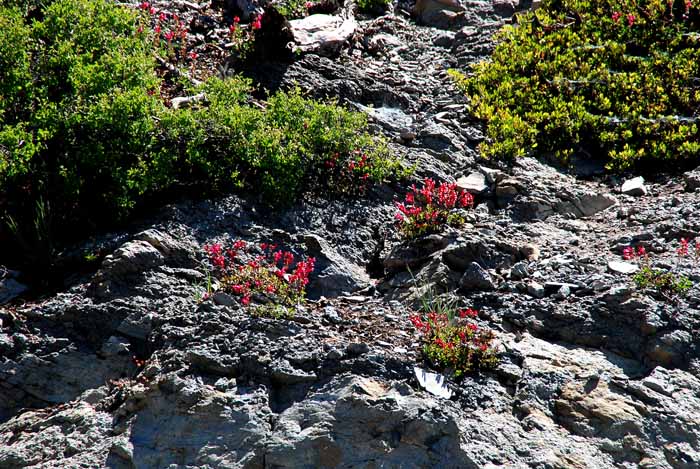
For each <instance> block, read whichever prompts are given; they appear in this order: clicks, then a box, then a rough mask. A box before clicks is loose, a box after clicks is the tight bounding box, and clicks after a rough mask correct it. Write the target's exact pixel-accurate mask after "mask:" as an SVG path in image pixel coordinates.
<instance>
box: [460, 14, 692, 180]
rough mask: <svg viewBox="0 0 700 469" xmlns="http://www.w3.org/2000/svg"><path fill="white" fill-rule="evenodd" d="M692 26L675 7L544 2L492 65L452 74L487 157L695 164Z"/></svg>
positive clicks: (506, 36) (508, 36)
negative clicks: (482, 131) (479, 127)
mask: <svg viewBox="0 0 700 469" xmlns="http://www.w3.org/2000/svg"><path fill="white" fill-rule="evenodd" d="M688 5H690V3H688ZM699 26H700V15H699V12H698V9H697V8H696V7H690V8H688V7H686V4H685V2H682V1H680V0H675V1H673V0H672V1H671V2H670V3H668V2H666V1H665V0H642V1H640V2H633V1H631V0H622V1H613V0H544V2H543V3H542V6H541V7H540V8H539V9H537V10H535V11H533V12H528V13H525V14H522V15H520V16H518V17H517V24H516V25H513V26H506V27H505V28H504V29H503V31H502V32H501V33H500V35H499V36H498V45H497V47H496V49H495V51H494V54H493V57H492V58H491V59H490V60H488V61H484V62H482V63H479V64H477V65H476V66H475V67H474V70H473V73H471V74H469V76H465V75H463V74H461V73H459V72H456V71H452V72H451V73H452V75H453V77H454V78H455V79H456V80H457V83H458V85H459V86H460V87H461V88H462V89H463V90H464V91H465V92H466V93H467V95H468V96H469V97H470V109H471V110H472V112H473V113H474V114H475V116H477V117H478V118H480V119H483V120H485V121H486V122H487V124H488V125H487V137H488V138H487V140H486V141H485V142H484V144H483V145H482V152H483V154H484V156H486V157H499V158H511V157H515V156H522V155H533V154H539V155H545V156H548V155H551V156H554V157H555V158H558V159H559V160H561V161H563V162H568V161H569V160H570V158H571V157H572V156H573V155H577V156H584V157H600V158H607V159H608V168H611V169H624V168H628V167H631V166H633V165H636V164H638V163H640V162H646V161H655V160H662V161H668V160H673V161H686V162H688V161H691V162H692V161H696V162H697V160H698V155H700V134H699V132H698V119H700V117H699V116H698V112H697V110H698V107H699V106H700V86H699V84H700V47H698V46H699V45H700V34H699V32H698V30H699ZM674 164H677V163H674Z"/></svg>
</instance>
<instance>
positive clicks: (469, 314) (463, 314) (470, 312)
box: [459, 308, 479, 318]
mask: <svg viewBox="0 0 700 469" xmlns="http://www.w3.org/2000/svg"><path fill="white" fill-rule="evenodd" d="M478 314H479V313H478V312H477V310H475V309H472V308H467V309H463V310H461V311H460V312H459V317H460V318H475V317H476V316H477V315H478Z"/></svg>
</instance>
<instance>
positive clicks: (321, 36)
mask: <svg viewBox="0 0 700 469" xmlns="http://www.w3.org/2000/svg"><path fill="white" fill-rule="evenodd" d="M289 24H290V25H291V28H292V35H293V36H294V42H295V44H296V47H297V48H298V49H299V50H301V51H302V52H312V53H315V54H320V55H332V54H335V53H336V52H337V51H338V50H339V49H340V48H341V47H342V45H343V44H344V43H345V42H346V41H347V40H348V39H349V38H350V37H351V36H352V35H353V34H354V33H355V30H356V29H357V22H356V21H355V20H354V19H353V18H347V19H346V18H341V17H340V16H333V15H320V14H319V15H311V16H307V17H306V18H302V19H299V20H292V21H290V22H289Z"/></svg>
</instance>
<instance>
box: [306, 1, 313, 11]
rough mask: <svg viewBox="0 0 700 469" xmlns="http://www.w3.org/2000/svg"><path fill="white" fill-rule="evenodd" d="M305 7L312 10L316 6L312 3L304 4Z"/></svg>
mask: <svg viewBox="0 0 700 469" xmlns="http://www.w3.org/2000/svg"><path fill="white" fill-rule="evenodd" d="M304 6H306V9H307V10H308V9H309V8H311V7H312V6H314V4H313V3H311V2H306V3H305V4H304Z"/></svg>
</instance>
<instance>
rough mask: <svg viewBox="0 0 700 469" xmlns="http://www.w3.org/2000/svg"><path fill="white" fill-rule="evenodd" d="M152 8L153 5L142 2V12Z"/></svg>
mask: <svg viewBox="0 0 700 469" xmlns="http://www.w3.org/2000/svg"><path fill="white" fill-rule="evenodd" d="M150 6H151V4H150V3H148V2H141V4H140V5H139V8H141V9H142V10H148V9H149V8H150Z"/></svg>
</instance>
